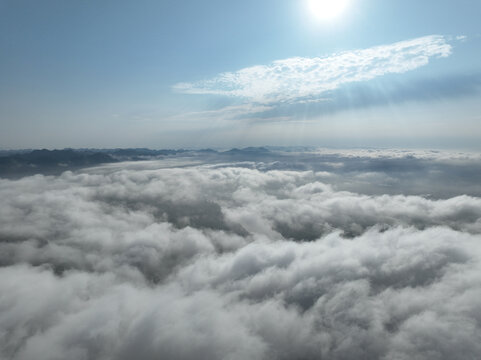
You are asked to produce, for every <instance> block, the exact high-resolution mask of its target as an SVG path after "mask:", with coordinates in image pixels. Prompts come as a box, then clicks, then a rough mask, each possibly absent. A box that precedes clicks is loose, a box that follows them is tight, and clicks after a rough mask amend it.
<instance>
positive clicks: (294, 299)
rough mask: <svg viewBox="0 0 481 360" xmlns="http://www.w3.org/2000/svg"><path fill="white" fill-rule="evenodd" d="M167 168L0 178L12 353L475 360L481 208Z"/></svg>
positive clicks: (5, 322)
mask: <svg viewBox="0 0 481 360" xmlns="http://www.w3.org/2000/svg"><path fill="white" fill-rule="evenodd" d="M154 164H155V163H138V164H137V165H136V168H135V169H134V168H129V167H128V166H125V167H122V164H115V165H113V166H106V167H100V168H97V169H95V171H87V172H84V173H71V172H66V173H64V174H63V175H62V176H59V177H44V176H40V175H38V176H34V177H27V178H23V179H20V180H14V181H10V180H0V198H1V199H2V202H1V206H0V265H1V267H0V329H1V330H0V357H1V358H5V359H19V360H20V359H25V360H27V359H35V360H42V359H48V360H55V359H89V358H95V359H132V358H136V359H140V360H144V359H158V358H166V359H294V358H302V359H359V358H366V359H453V358H456V359H472V358H475V357H476V356H477V354H479V353H480V352H481V347H480V344H481V335H480V334H481V326H480V324H481V317H480V314H481V306H480V303H479V296H481V275H480V274H481V271H480V270H481V245H480V244H481V199H480V198H477V197H472V196H466V195H461V194H459V196H456V197H453V198H449V199H438V200H434V199H427V198H424V197H421V196H406V195H382V196H373V195H363V194H356V193H353V192H347V191H339V190H336V189H335V187H333V186H331V185H329V184H326V183H325V182H323V180H325V179H326V175H327V174H326V173H317V172H314V171H286V170H277V171H266V172H261V171H258V170H254V169H246V168H240V167H234V166H229V167H220V168H219V167H216V166H194V167H187V168H164V169H155V167H154V166H153V165H154Z"/></svg>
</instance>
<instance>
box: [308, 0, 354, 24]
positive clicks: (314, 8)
mask: <svg viewBox="0 0 481 360" xmlns="http://www.w3.org/2000/svg"><path fill="white" fill-rule="evenodd" d="M307 1H308V6H309V10H310V11H311V13H312V14H313V15H314V16H315V17H316V18H317V19H320V20H330V19H334V18H335V17H337V16H339V15H341V13H343V12H344V10H346V8H347V6H348V5H349V3H350V0H307Z"/></svg>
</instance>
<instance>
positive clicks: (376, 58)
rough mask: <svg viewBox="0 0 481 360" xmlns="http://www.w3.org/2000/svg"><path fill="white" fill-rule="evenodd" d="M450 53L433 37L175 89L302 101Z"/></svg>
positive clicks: (278, 64)
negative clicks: (345, 85) (342, 86)
mask: <svg viewBox="0 0 481 360" xmlns="http://www.w3.org/2000/svg"><path fill="white" fill-rule="evenodd" d="M451 52H452V46H451V45H450V44H449V43H448V40H447V38H446V37H444V36H441V35H430V36H425V37H420V38H416V39H412V40H407V41H401V42H397V43H394V44H389V45H382V46H376V47H372V48H368V49H362V50H354V51H346V52H342V53H338V54H333V55H329V56H326V57H313V58H307V57H293V58H288V59H283V60H276V61H274V62H272V63H271V64H268V65H257V66H252V67H247V68H244V69H241V70H238V71H234V72H226V73H221V74H219V75H217V76H215V77H214V78H212V79H208V80H204V81H198V82H192V83H189V82H184V83H178V84H176V85H174V87H173V88H174V90H176V91H178V92H181V93H184V94H211V95H225V96H231V97H237V98H243V99H245V100H248V101H253V102H256V103H260V104H275V103H299V102H302V101H308V100H312V99H316V98H319V97H321V96H322V95H323V94H325V93H326V92H328V91H332V90H335V89H337V88H339V87H340V86H341V85H343V84H348V83H353V82H360V81H367V80H371V79H374V78H376V77H380V76H382V75H386V74H395V73H404V72H407V71H411V70H414V69H417V68H419V67H422V66H425V65H427V64H428V63H429V61H430V59H431V58H440V57H441V58H442V57H448V56H449V55H450V54H451Z"/></svg>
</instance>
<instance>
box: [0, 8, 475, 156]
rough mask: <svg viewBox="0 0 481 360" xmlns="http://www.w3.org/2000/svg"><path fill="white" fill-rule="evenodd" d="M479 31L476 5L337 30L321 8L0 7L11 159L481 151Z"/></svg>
mask: <svg viewBox="0 0 481 360" xmlns="http://www.w3.org/2000/svg"><path fill="white" fill-rule="evenodd" d="M320 1H321V0H320ZM324 1H326V0H324ZM480 17H481V1H475V0H470V1H467V0H460V1H448V0H444V1H443V0H442V1H439V0H438V1H432V0H423V1H409V0H407V1H406V0H405V1H400V0H399V1H398V0H390V1H386V0H351V1H350V4H349V5H348V6H347V8H346V9H345V11H344V12H343V13H342V14H340V15H339V16H337V17H336V18H334V19H330V20H321V19H318V18H316V17H315V16H313V14H312V11H311V9H310V8H309V7H308V1H307V0H275V1H274V0H262V1H259V0H257V1H252V0H244V1H225V0H222V1H221V0H212V1H211V0H206V1H200V0H185V1H184V0H176V1H174V0H172V1H167V0H160V1H159V0H157V1H153V0H139V1H135V2H134V1H124V0H115V1H107V0H105V1H90V0H86V1H73V0H69V1H65V0H42V1H36V0H0V79H1V81H0V124H1V129H2V131H1V132H0V147H1V148H26V147H46V148H59V147H60V148H61V147H70V146H71V147H131V146H136V147H137V146H148V147H153V148H163V147H204V146H212V147H233V146H248V145H264V144H266V145H319V146H341V147H349V146H374V147H375V146H382V147H436V148H439V147H459V148H479V147H480V145H479V144H480V143H481V101H480V93H479V91H480V88H481V62H480V61H479V59H480V58H481V25H480V22H479V19H480Z"/></svg>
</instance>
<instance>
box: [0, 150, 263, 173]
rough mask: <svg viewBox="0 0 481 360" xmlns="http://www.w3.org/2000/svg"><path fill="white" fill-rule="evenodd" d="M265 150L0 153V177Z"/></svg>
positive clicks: (261, 153)
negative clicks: (110, 164)
mask: <svg viewBox="0 0 481 360" xmlns="http://www.w3.org/2000/svg"><path fill="white" fill-rule="evenodd" d="M269 153H270V151H269V149H267V148H265V147H247V148H242V149H237V148H233V149H230V150H227V151H217V150H213V149H209V148H207V149H201V150H186V149H159V150H152V149H148V148H116V149H70V148H68V149H62V150H47V149H41V150H3V151H0V177H7V178H10V177H13V178H15V177H21V176H28V175H34V174H52V175H53V174H59V173H61V172H63V171H65V170H74V169H79V168H83V167H89V166H95V165H100V164H107V163H114V162H119V161H140V160H152V159H161V158H164V157H166V156H167V157H169V156H179V155H180V156H182V155H191V156H195V155H202V156H210V155H212V156H217V155H218V156H229V157H234V158H237V157H242V156H248V157H258V156H262V155H267V154H269Z"/></svg>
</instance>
